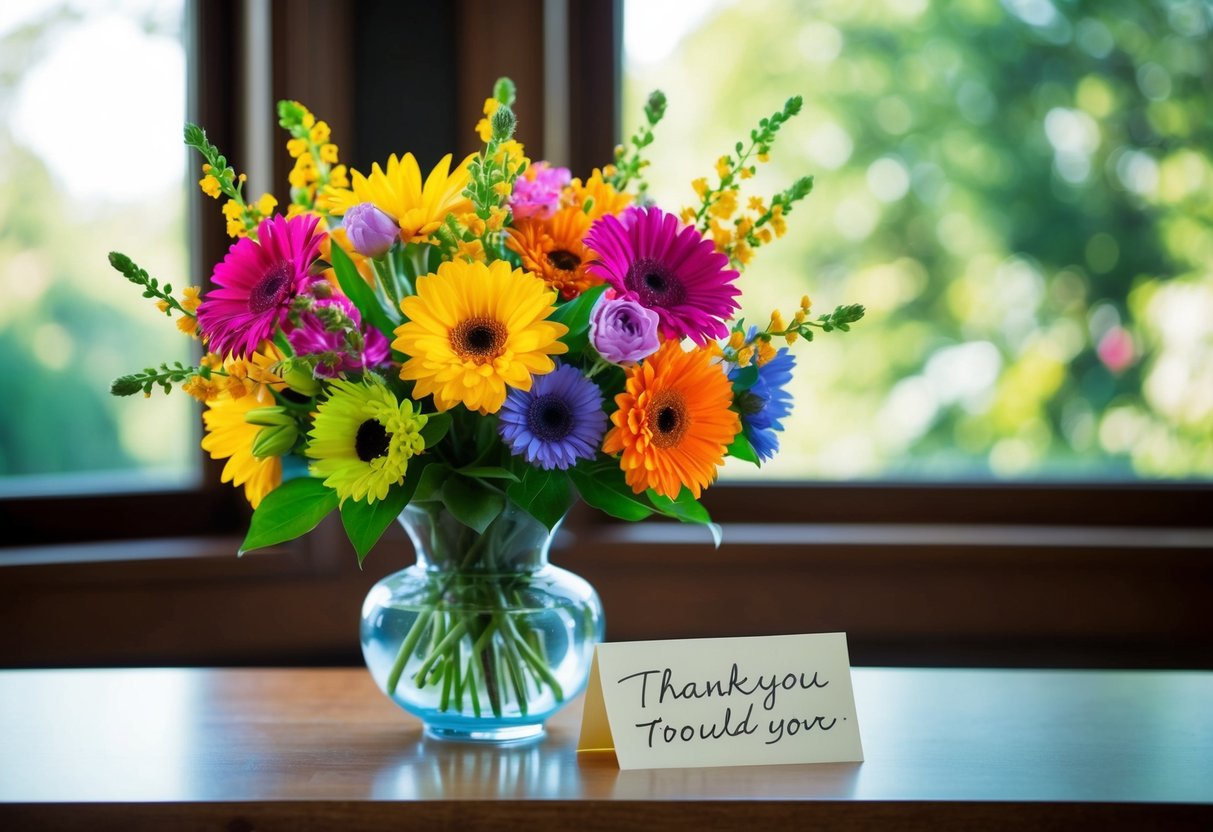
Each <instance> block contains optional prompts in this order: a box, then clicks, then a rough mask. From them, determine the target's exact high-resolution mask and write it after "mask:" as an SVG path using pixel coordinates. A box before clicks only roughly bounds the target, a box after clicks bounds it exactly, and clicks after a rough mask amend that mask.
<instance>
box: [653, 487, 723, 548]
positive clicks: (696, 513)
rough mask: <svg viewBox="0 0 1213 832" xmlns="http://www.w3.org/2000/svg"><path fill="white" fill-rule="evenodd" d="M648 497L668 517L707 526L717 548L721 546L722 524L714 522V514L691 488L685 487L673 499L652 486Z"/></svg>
mask: <svg viewBox="0 0 1213 832" xmlns="http://www.w3.org/2000/svg"><path fill="white" fill-rule="evenodd" d="M648 498H649V501H650V502H651V503H652V504H653V506H654V508H656V509H657V510H658V511H659V512H661V513H662V514H664V515H665V516H666V517H673V518H674V519H676V520H681V521H682V522H683V523H694V524H696V525H700V526H705V527H706V528H707V530H708V533H709V534H711V535H712V542H713V543H715V544H716V548H717V549H719V548H720V543H721V540H722V533H721V529H720V526H719V525H717V524H716V523H713V522H712V516H711V515H710V514H708V510H707V509H706V508H704V507H703V505H702V504H701V503H700V502H699V501H698V500H696V499H695V497H694V496H693V495H692V494H691V491H690V489H688V488H683V489H682V491H680V492H678V499H676V500H671V499H670V498H669V497H665V496H663V495H661V494H658V493H657V492H656V491H654V490H653V489H651V488H650V489H649V490H648Z"/></svg>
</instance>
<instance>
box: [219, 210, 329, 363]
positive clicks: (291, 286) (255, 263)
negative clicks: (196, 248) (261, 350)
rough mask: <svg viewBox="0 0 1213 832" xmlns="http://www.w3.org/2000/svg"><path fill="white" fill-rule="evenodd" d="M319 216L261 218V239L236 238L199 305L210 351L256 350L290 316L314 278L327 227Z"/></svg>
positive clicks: (241, 352)
mask: <svg viewBox="0 0 1213 832" xmlns="http://www.w3.org/2000/svg"><path fill="white" fill-rule="evenodd" d="M319 221H320V220H319V218H318V217H316V216H314V215H309V214H300V215H299V216H296V217H292V218H290V219H289V220H288V219H285V218H283V217H280V216H274V217H270V218H268V219H265V220H262V221H261V224H260V225H258V226H257V240H256V241H254V240H252V239H250V238H248V237H243V238H241V239H239V240H237V241H236V242H235V244H233V245H232V247H231V248H230V249H228V252H227V255H226V256H225V257H224V258H223V262H222V263H219V264H218V265H217V266H215V271H214V274H213V275H211V281H212V282H213V283H214V284H215V286H216V287H217V288H215V289H212V290H211V291H209V292H207V293H206V297H205V299H204V300H203V301H202V305H201V306H199V307H198V326H200V327H201V328H202V333H203V335H204V336H205V337H206V339H207V345H208V347H209V349H210V350H211V352H214V353H218V354H219V355H227V354H228V353H231V354H232V355H235V356H236V357H238V358H243V357H244V356H246V355H251V354H252V353H254V352H256V351H257V348H258V346H260V344H261V342H262V341H264V340H265V339H267V338H269V337H270V335H271V334H273V331H274V326H275V325H277V324H281V323H282V322H284V321H285V319H286V315H287V311H288V309H289V307H290V305H291V301H292V300H294V298H295V296H296V295H298V294H299V293H300V292H302V291H303V290H305V289H306V288H307V287H308V286H309V285H310V284H311V283H312V282H313V281H315V280H318V279H320V278H317V277H313V276H312V275H310V274H309V269H310V268H311V265H312V263H313V262H314V261H315V260H316V258H317V257H318V256H319V254H320V242H321V240H323V239H324V236H325V235H324V232H321V233H319V234H317V233H316V223H318V222H319Z"/></svg>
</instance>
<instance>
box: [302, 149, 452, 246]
mask: <svg viewBox="0 0 1213 832" xmlns="http://www.w3.org/2000/svg"><path fill="white" fill-rule="evenodd" d="M474 155H475V154H473V155H470V156H468V157H467V158H466V159H464V160H463V161H462V162H461V163H460V164H459V167H457V168H455V170H454V171H451V169H450V168H451V155H450V154H449V153H448V154H447V155H446V156H443V157H442V159H440V160H439V162H438V164H437V165H435V166H434V169H433V170H432V171H430V175H429V176H428V177H426V180H425V183H424V184H422V182H421V168H420V167H418V165H417V160H416V159H415V158H413V154H412V153H406V154H404V158H402V159H397V158H396V155H395V154H392V155H391V156H389V157H388V160H387V171H386V172H385V171H384V170H383V169H382V168H380V167H379V163H378V162H376V163H375V164H373V165H371V175H370V176H363V175H362V174H361V173H359V172H358V171H354V172H353V173H352V174H351V179H352V183H351V186H350V187H349V188H336V187H329V188H326V189H325V191H324V195H323V197H322V198H321V199H320V201H319V203H318V205H319V207H321V208H323V209H325V210H327V211H329V212H330V213H333V214H339V215H340V214H344V213H345V212H346V211H347V210H349V209H350V208H353V207H354V206H355V205H358V204H359V203H362V202H370V203H373V204H374V205H375V207H376V208H378V209H379V210H381V211H383V212H384V213H385V214H388V215H389V216H391V217H392V219H394V220H396V223H397V224H398V225H399V226H400V239H401V240H403V241H404V242H406V243H413V242H416V243H420V242H425V241H426V239H427V238H428V237H429V236H430V234H432V233H434V230H435V229H437V228H438V226H440V225H441V224H442V221H443V220H444V219H446V215H447V214H463V213H466V212H468V211H471V210H472V203H471V202H470V201H469V200H468V199H467V197H465V196H464V195H463V189H464V188H466V187H467V184H468V162H470V161H471V160H472V158H473V156H474Z"/></svg>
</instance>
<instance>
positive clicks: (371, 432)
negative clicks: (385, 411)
mask: <svg viewBox="0 0 1213 832" xmlns="http://www.w3.org/2000/svg"><path fill="white" fill-rule="evenodd" d="M391 444H392V440H391V437H390V436H388V434H387V430H386V429H385V428H384V427H383V425H381V424H379V422H378V421H377V420H375V419H367V420H366V421H365V422H363V423H362V424H361V425H359V426H358V434H357V435H356V436H355V437H354V452H355V453H357V454H358V458H359V459H361V460H362V461H363V462H370V461H371V460H372V459H377V458H378V457H381V456H386V455H387V450H388V447H389V446H390V445H391Z"/></svg>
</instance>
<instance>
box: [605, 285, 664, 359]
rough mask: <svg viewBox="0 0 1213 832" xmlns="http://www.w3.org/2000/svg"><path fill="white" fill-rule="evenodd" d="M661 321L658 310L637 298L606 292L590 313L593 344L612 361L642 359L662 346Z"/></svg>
mask: <svg viewBox="0 0 1213 832" xmlns="http://www.w3.org/2000/svg"><path fill="white" fill-rule="evenodd" d="M608 294H609V293H608ZM660 322H661V319H660V318H659V317H658V315H657V313H656V312H654V311H653V310H652V309H648V308H646V307H644V306H641V305H640V304H639V303H637V302H636V301H634V300H630V299H628V298H621V297H607V296H606V295H603V296H602V297H601V298H599V300H598V303H596V304H595V305H594V311H593V312H591V313H590V343H591V344H593V345H594V349H596V350H598V354H599V355H601V356H602V357H603V358H605V359H606V360H607V361H610V362H611V363H612V364H623V363H624V362H629V361H640V360H641V359H644V358H647V357H649V356H650V355H652V354H653V353H655V352H657V348H658V347H659V346H661V341H660V340H659V339H658V337H657V329H658V325H659V324H660Z"/></svg>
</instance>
